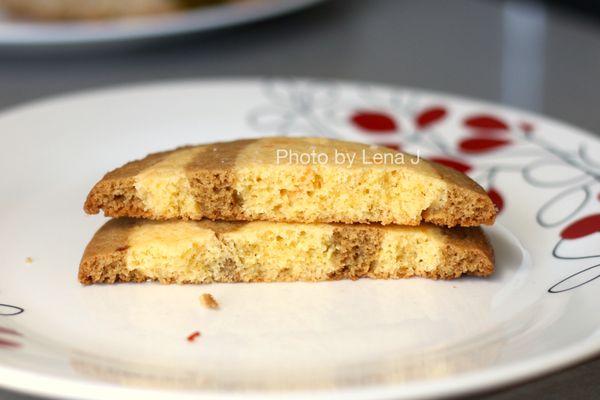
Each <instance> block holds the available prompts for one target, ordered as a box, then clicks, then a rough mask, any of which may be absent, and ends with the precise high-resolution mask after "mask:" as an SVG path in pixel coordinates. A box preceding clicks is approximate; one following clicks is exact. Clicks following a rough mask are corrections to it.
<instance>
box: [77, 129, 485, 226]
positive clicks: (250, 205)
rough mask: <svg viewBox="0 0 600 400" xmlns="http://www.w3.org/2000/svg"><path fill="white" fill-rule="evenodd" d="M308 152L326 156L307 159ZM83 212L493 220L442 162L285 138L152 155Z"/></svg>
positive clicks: (116, 177) (481, 199)
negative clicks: (304, 155) (302, 157)
mask: <svg viewBox="0 0 600 400" xmlns="http://www.w3.org/2000/svg"><path fill="white" fill-rule="evenodd" d="M302 154H316V155H325V156H321V157H320V159H317V158H315V157H314V156H313V157H312V158H311V159H310V162H309V163H303V161H302V159H300V158H299V157H301V155H302ZM340 154H344V155H346V156H343V162H341V161H342V156H340ZM295 157H296V158H295ZM350 157H354V158H353V159H351V158H350ZM306 160H307V158H306V157H305V158H304V161H306ZM84 209H85V211H86V212H87V213H90V214H96V213H98V212H99V211H100V210H103V211H104V214H105V215H107V216H112V217H141V218H147V219H155V220H164V219H172V218H183V219H192V220H200V219H202V218H209V219H213V220H242V221H253V220H265V221H275V222H304V223H312V222H324V223H330V222H342V223H371V222H377V223H382V224H399V225H412V226H416V225H419V224H420V223H421V222H430V223H433V224H436V225H443V226H449V227H451V226H457V225H458V226H479V225H481V224H493V222H494V219H495V216H496V209H495V206H494V204H493V202H492V201H491V199H490V198H489V196H488V195H487V194H486V192H485V191H484V190H483V189H482V188H481V187H480V186H479V185H478V184H477V183H476V182H474V181H473V180H472V179H470V178H469V177H467V176H466V175H464V174H461V173H459V172H457V171H454V170H451V169H449V168H446V167H444V166H442V165H439V164H436V163H432V162H428V161H425V160H423V159H419V158H417V157H415V156H412V155H409V154H406V153H399V152H396V151H394V150H391V149H388V148H385V147H376V146H368V145H364V144H359V143H352V142H344V141H338V140H331V139H324V138H288V137H271V138H260V139H249V140H238V141H233V142H223V143H214V144H208V145H200V146H188V147H182V148H179V149H176V150H172V151H167V152H162V153H156V154H151V155H149V156H147V157H146V158H144V159H142V160H138V161H133V162H130V163H128V164H125V165H124V166H122V167H120V168H118V169H116V170H114V171H112V172H109V173H108V174H106V175H105V176H104V178H103V179H102V180H101V181H100V182H98V183H97V184H96V185H95V186H94V188H93V189H92V190H91V192H90V193H89V195H88V198H87V200H86V202H85V206H84Z"/></svg>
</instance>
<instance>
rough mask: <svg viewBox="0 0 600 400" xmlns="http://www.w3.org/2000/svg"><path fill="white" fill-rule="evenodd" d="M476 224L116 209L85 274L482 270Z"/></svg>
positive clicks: (166, 279) (83, 267)
mask: <svg viewBox="0 0 600 400" xmlns="http://www.w3.org/2000/svg"><path fill="white" fill-rule="evenodd" d="M493 270H494V257H493V251H492V248H491V247H490V245H489V243H488V241H487V239H486V237H485V235H484V233H483V231H482V230H481V228H478V227H477V228H453V229H449V228H440V227H437V226H433V225H429V224H426V225H422V226H418V227H401V226H395V225H394V226H381V225H347V224H298V223H283V222H263V221H257V222H214V221H210V220H204V221H148V220H139V219H129V218H123V219H114V220H111V221H109V222H108V223H107V224H106V225H104V226H103V227H102V228H101V229H100V230H99V231H98V232H97V233H96V235H95V236H94V238H93V239H92V241H91V242H90V243H89V245H88V246H87V248H86V250H85V253H84V255H83V258H82V260H81V264H80V268H79V280H80V282H81V283H83V284H92V283H114V282H143V281H147V280H152V281H159V282H162V283H210V282H272V281H324V280H333V279H358V278H362V277H369V278H381V279H392V278H405V277H411V276H422V277H427V278H434V279H438V278H442V279H450V278H457V277H459V276H461V275H463V274H469V275H477V276H487V275H490V274H491V273H492V272H493Z"/></svg>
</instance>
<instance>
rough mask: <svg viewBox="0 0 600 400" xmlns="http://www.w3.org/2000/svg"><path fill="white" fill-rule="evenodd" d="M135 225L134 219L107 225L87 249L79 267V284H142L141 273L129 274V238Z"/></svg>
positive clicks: (114, 221) (116, 221)
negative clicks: (127, 257) (126, 260)
mask: <svg viewBox="0 0 600 400" xmlns="http://www.w3.org/2000/svg"><path fill="white" fill-rule="evenodd" d="M134 224H135V222H134V221H133V220H130V219H120V220H111V221H109V222H108V223H106V224H105V225H104V226H103V227H102V228H100V230H99V231H98V232H96V234H95V235H94V237H93V238H92V241H91V242H90V243H89V244H88V245H87V247H86V248H85V251H84V253H83V257H82V258H81V263H80V264H79V281H80V282H81V283H83V284H86V285H89V284H91V283H95V282H104V283H114V282H142V281H144V280H145V278H144V277H143V276H141V275H140V274H138V273H135V272H130V271H128V270H127V265H126V262H125V255H126V252H127V249H128V244H127V238H128V237H129V233H130V232H131V229H132V227H133V225H134Z"/></svg>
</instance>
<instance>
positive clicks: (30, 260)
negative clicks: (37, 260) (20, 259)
mask: <svg viewBox="0 0 600 400" xmlns="http://www.w3.org/2000/svg"><path fill="white" fill-rule="evenodd" d="M32 263H33V258H31V257H27V258H26V259H25V264H32Z"/></svg>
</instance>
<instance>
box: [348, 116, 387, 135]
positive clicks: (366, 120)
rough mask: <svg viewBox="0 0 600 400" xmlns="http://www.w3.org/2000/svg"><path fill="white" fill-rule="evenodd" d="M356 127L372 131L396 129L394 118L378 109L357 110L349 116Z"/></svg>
mask: <svg viewBox="0 0 600 400" xmlns="http://www.w3.org/2000/svg"><path fill="white" fill-rule="evenodd" d="M350 119H351V120H352V122H353V123H354V125H356V126H357V127H358V128H360V129H362V130H364V131H366V132H373V133H393V132H396V131H398V125H397V124H396V120H395V119H394V118H393V117H392V116H390V115H388V114H385V113H382V112H380V111H357V112H355V113H354V114H353V115H352V117H351V118H350Z"/></svg>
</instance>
